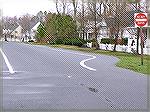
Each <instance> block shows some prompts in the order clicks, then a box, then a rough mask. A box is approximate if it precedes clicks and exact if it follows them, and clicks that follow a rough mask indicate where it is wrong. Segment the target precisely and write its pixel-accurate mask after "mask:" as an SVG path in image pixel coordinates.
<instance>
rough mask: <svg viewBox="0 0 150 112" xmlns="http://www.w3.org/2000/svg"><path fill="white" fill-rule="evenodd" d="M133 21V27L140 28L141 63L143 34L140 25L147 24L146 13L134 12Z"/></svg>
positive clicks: (144, 25)
mask: <svg viewBox="0 0 150 112" xmlns="http://www.w3.org/2000/svg"><path fill="white" fill-rule="evenodd" d="M134 20H135V21H134V23H135V27H138V28H139V29H140V32H139V33H140V37H141V44H140V45H141V65H143V46H144V34H143V32H142V27H147V26H148V18H147V13H135V14H134Z"/></svg>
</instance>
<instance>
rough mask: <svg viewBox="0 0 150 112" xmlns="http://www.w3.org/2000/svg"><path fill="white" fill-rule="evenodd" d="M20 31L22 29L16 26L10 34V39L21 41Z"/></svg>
mask: <svg viewBox="0 0 150 112" xmlns="http://www.w3.org/2000/svg"><path fill="white" fill-rule="evenodd" d="M22 30H23V28H22V27H21V26H20V25H18V27H17V28H16V29H14V30H13V31H12V32H11V34H10V35H11V38H14V39H16V40H18V41H21V37H22Z"/></svg>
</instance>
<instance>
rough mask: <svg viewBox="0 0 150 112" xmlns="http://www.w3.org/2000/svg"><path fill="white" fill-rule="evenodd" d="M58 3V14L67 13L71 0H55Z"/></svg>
mask: <svg viewBox="0 0 150 112" xmlns="http://www.w3.org/2000/svg"><path fill="white" fill-rule="evenodd" d="M54 2H55V3H56V10H57V13H58V14H61V13H62V14H63V15H65V14H66V12H67V8H68V6H69V5H70V2H69V0H54Z"/></svg>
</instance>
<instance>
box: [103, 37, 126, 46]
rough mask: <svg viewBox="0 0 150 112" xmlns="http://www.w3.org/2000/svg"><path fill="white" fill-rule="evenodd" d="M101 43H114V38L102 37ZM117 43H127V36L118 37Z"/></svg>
mask: <svg viewBox="0 0 150 112" xmlns="http://www.w3.org/2000/svg"><path fill="white" fill-rule="evenodd" d="M101 43H103V44H115V39H114V38H102V39H101ZM118 44H120V45H127V44H128V38H122V39H118Z"/></svg>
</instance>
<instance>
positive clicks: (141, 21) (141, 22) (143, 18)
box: [134, 13, 148, 27]
mask: <svg viewBox="0 0 150 112" xmlns="http://www.w3.org/2000/svg"><path fill="white" fill-rule="evenodd" d="M134 19H135V27H147V26H148V18H147V13H135V14H134Z"/></svg>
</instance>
